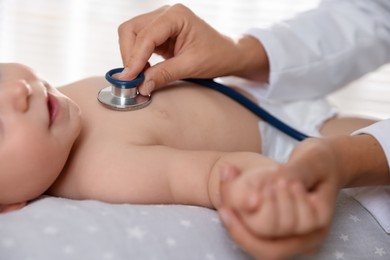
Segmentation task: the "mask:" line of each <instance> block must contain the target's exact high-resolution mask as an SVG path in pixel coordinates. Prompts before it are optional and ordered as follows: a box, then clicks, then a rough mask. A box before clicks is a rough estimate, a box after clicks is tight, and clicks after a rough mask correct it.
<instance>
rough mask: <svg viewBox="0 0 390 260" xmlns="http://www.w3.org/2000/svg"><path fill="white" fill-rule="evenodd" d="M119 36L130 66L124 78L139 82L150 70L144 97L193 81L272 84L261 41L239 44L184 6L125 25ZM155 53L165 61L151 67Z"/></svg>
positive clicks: (247, 40)
mask: <svg viewBox="0 0 390 260" xmlns="http://www.w3.org/2000/svg"><path fill="white" fill-rule="evenodd" d="M118 32H119V43H120V49H121V55H122V60H123V64H124V67H125V70H124V71H123V72H122V73H121V75H120V79H122V80H127V79H128V80H130V79H133V78H135V77H136V76H137V75H138V74H139V73H140V72H141V71H143V70H144V74H145V81H144V83H143V84H142V85H141V86H140V87H139V91H140V93H141V94H142V95H148V94H150V93H151V92H152V91H153V90H155V89H157V88H159V87H161V86H164V85H166V84H168V83H170V82H173V81H175V80H178V79H184V78H190V77H191V78H213V77H219V76H225V75H235V76H239V77H244V78H247V79H250V80H257V81H261V82H265V81H267V79H268V66H269V65H268V59H267V56H266V54H265V51H264V49H263V46H262V45H261V43H260V42H259V41H258V40H257V39H255V38H253V37H251V36H243V37H241V38H239V39H237V40H233V39H232V38H230V37H227V36H225V35H223V34H221V33H219V32H218V31H216V30H215V29H214V28H212V27H211V26H210V25H208V24H207V23H206V22H205V21H203V20H202V19H200V18H199V17H197V16H196V15H195V14H194V13H193V12H192V11H191V10H190V9H188V8H187V7H185V6H183V5H181V4H176V5H173V6H164V7H161V8H159V9H157V10H155V11H152V12H150V13H146V14H143V15H140V16H137V17H134V18H132V19H130V20H129V21H126V22H124V23H123V24H121V25H120V27H119V29H118ZM153 53H155V54H158V55H160V56H162V57H163V58H164V60H163V61H162V62H160V63H157V64H155V65H152V66H150V65H149V63H148V60H149V58H150V57H151V56H152V54H153Z"/></svg>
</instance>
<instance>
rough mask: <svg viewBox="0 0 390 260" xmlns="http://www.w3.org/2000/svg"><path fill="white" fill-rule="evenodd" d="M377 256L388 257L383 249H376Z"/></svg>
mask: <svg viewBox="0 0 390 260" xmlns="http://www.w3.org/2000/svg"><path fill="white" fill-rule="evenodd" d="M375 254H376V255H379V256H384V255H386V251H385V250H384V249H383V248H382V247H375Z"/></svg>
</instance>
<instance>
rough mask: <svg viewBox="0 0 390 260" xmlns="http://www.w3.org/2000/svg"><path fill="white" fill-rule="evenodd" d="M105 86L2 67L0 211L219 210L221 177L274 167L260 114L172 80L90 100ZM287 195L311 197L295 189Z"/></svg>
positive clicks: (326, 129) (333, 123) (345, 128)
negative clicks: (123, 101) (89, 206)
mask: <svg viewBox="0 0 390 260" xmlns="http://www.w3.org/2000/svg"><path fill="white" fill-rule="evenodd" d="M107 85H108V83H107V82H106V81H105V79H104V78H103V77H95V78H89V79H85V80H82V81H79V82H75V83H73V84H69V85H67V86H63V87H61V88H59V89H57V88H54V87H52V86H50V85H49V84H48V83H46V82H45V81H43V80H41V79H40V78H39V77H38V76H37V75H35V74H34V72H33V71H32V70H31V69H29V68H27V67H25V66H23V65H20V64H1V65H0V205H1V208H0V211H3V212H5V211H9V210H14V209H17V208H20V207H23V206H24V205H25V204H26V203H27V202H28V201H30V200H32V199H34V198H37V197H38V196H40V195H42V194H48V195H52V196H60V197H65V198H70V199H79V200H82V199H95V200H101V201H105V202H109V203H142V204H148V203H169V204H172V203H175V204H191V205H198V206H203V207H208V208H217V209H218V207H219V206H220V203H221V198H220V181H221V177H222V179H226V178H229V176H228V175H229V174H231V173H229V171H230V172H231V169H232V167H233V168H234V169H236V170H237V171H240V172H244V173H245V172H249V174H248V175H247V176H245V174H244V175H242V176H240V177H239V178H238V180H237V185H236V186H234V187H233V188H232V189H233V190H234V191H235V193H237V194H239V193H240V192H242V194H244V192H245V189H246V188H245V185H243V184H242V183H243V182H244V181H246V180H250V177H248V176H250V170H251V169H255V168H258V167H263V168H267V167H278V166H279V163H277V162H275V161H274V160H271V159H269V158H267V157H266V156H264V155H261V152H262V151H261V147H262V142H264V141H266V140H262V136H261V135H260V134H259V121H260V120H259V118H257V117H256V116H255V115H253V114H252V113H250V112H248V111H247V110H246V109H245V108H243V107H242V106H241V105H239V104H238V103H236V102H234V101H232V100H231V99H229V98H228V97H226V96H224V95H222V94H220V93H218V92H215V91H213V90H210V89H207V88H203V87H199V86H196V85H193V84H190V83H185V82H178V83H175V84H173V85H171V86H168V87H166V88H164V89H161V90H159V91H157V92H155V93H154V94H153V97H152V102H151V104H150V105H149V106H148V107H146V108H144V109H141V110H136V111H131V112H118V111H113V110H109V109H107V108H105V107H103V106H102V105H101V104H100V103H99V102H98V101H97V99H96V95H97V93H98V91H99V90H100V89H102V88H103V87H106V86H107ZM241 92H242V91H241ZM244 94H246V95H247V96H248V97H249V98H251V99H252V100H254V98H253V97H252V96H250V95H249V94H248V93H244ZM254 101H256V100H254ZM369 123H372V122H371V121H369V120H360V119H349V121H348V124H346V121H345V120H343V119H337V118H333V119H330V120H327V121H326V122H324V124H323V125H322V128H321V132H322V133H323V134H324V135H335V134H346V133H349V132H351V131H352V130H353V129H357V128H359V127H362V126H364V125H368V124H369ZM261 124H262V123H261V122H260V125H261ZM267 141H270V140H267ZM271 141H272V140H271ZM226 169H228V170H226ZM229 169H230V170H229ZM221 173H222V174H221ZM256 178H258V176H256ZM232 185H234V183H233V184H232ZM284 185H285V184H284V183H280V184H279V186H278V187H279V188H278V190H281V191H283V187H284ZM240 189H241V191H240ZM292 192H295V193H293V195H294V196H295V197H294V198H304V197H305V194H306V193H307V191H305V190H304V189H303V188H302V187H301V186H299V185H297V187H296V188H294V190H293V191H292ZM283 194H284V195H283V196H284V197H288V196H289V193H283ZM256 198H257V197H256ZM225 203H226V201H225ZM249 204H250V203H249ZM252 204H253V205H252V207H253V209H251V210H258V211H261V209H262V207H261V206H259V202H258V201H253V202H252ZM286 204H288V203H286ZM248 207H249V208H251V205H249V206H248ZM286 207H289V205H287V206H286ZM273 214H276V213H275V212H273ZM271 215H272V214H271ZM271 217H272V216H271ZM313 225H314V224H313ZM249 226H251V225H250V223H249ZM267 232H268V233H267ZM264 234H265V235H271V236H272V234H269V230H267V231H266V232H264Z"/></svg>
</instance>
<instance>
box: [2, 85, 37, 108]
mask: <svg viewBox="0 0 390 260" xmlns="http://www.w3.org/2000/svg"><path fill="white" fill-rule="evenodd" d="M0 93H1V94H0V97H1V101H0V102H2V103H3V104H9V105H10V106H11V107H12V108H13V109H15V110H17V111H21V112H25V111H27V110H28V99H29V96H30V94H31V86H30V84H28V83H27V82H26V81H25V80H17V81H12V82H4V83H2V84H0Z"/></svg>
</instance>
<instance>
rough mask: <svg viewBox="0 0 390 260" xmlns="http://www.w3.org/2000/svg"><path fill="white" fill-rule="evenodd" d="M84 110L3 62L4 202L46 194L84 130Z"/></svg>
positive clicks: (0, 174)
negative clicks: (82, 129) (82, 127)
mask: <svg viewBox="0 0 390 260" xmlns="http://www.w3.org/2000/svg"><path fill="white" fill-rule="evenodd" d="M80 125H81V120H80V110H79V107H78V106H77V105H76V104H75V103H73V102H72V101H71V100H70V99H68V98H67V97H65V96H64V95H62V94H61V93H60V92H59V91H58V90H57V89H55V88H53V87H51V86H49V85H48V84H47V83H46V82H44V81H42V80H41V79H40V78H39V77H38V76H37V75H36V74H34V72H33V71H32V70H31V69H29V68H27V67H25V66H23V65H20V64H1V63H0V206H1V205H6V204H11V203H18V202H24V201H28V200H31V199H33V198H36V197H37V196H39V195H41V194H42V193H44V192H45V191H46V190H47V189H48V188H49V187H50V186H51V185H52V184H53V182H54V181H55V179H56V178H57V177H58V175H59V173H60V172H61V170H62V168H63V167H64V164H65V162H66V160H67V157H68V155H69V152H70V149H71V147H72V145H73V143H74V141H75V139H76V137H77V136H78V134H79V132H80Z"/></svg>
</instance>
